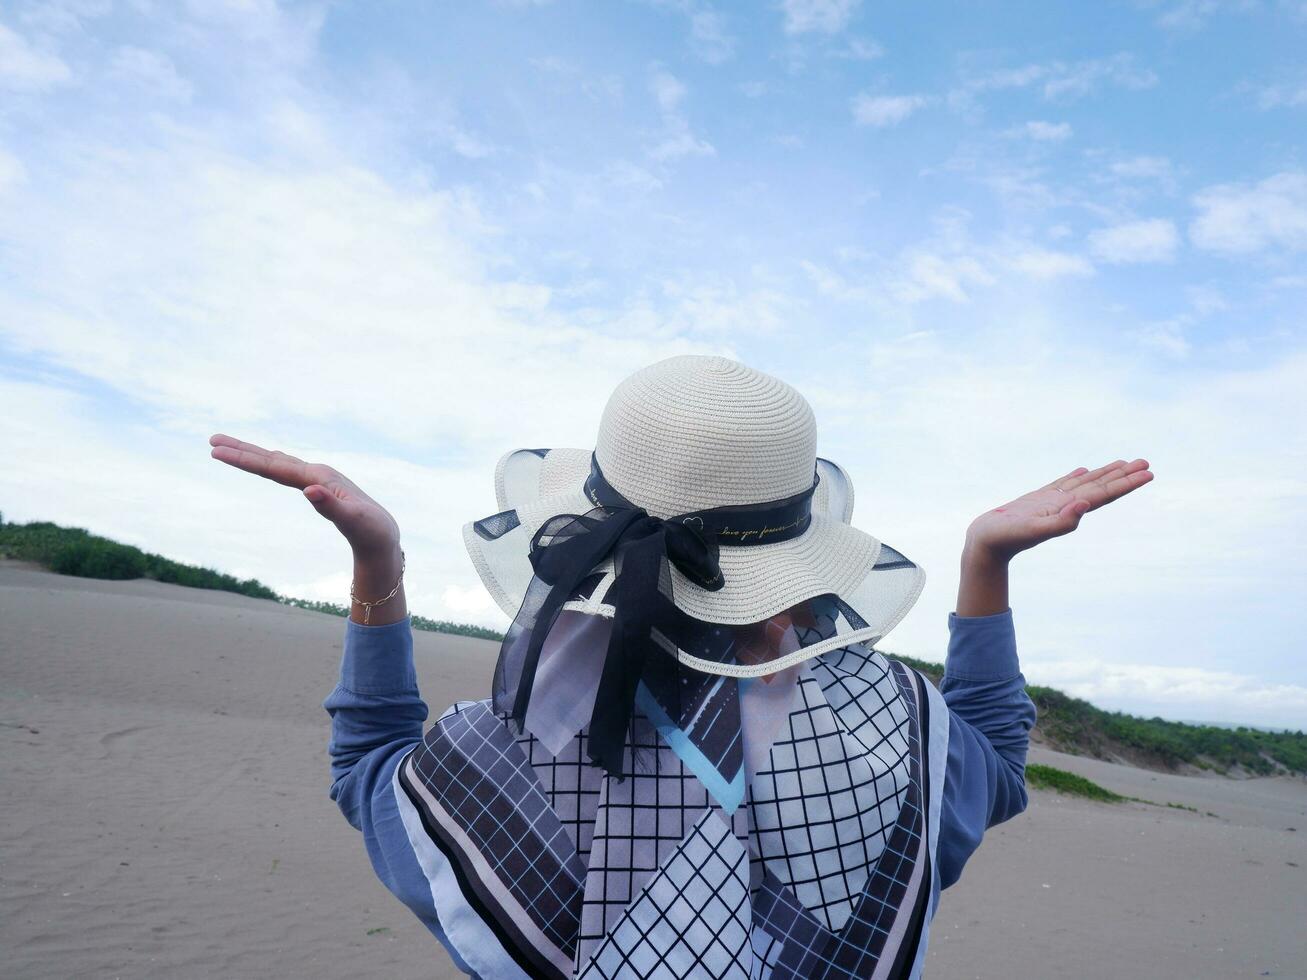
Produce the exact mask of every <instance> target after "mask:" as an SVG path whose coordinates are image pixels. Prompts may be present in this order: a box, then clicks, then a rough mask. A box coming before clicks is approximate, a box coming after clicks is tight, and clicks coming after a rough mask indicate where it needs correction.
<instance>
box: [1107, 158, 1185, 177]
mask: <svg viewBox="0 0 1307 980" xmlns="http://www.w3.org/2000/svg"><path fill="white" fill-rule="evenodd" d="M1110 169H1111V171H1112V173H1114V174H1115V175H1116V176H1118V177H1124V178H1126V179H1127V180H1147V179H1153V180H1165V179H1167V178H1169V177H1170V176H1171V161H1170V160H1168V159H1166V157H1157V156H1137V157H1130V158H1128V159H1125V160H1116V161H1114V162H1113V163H1112V164H1111V167H1110Z"/></svg>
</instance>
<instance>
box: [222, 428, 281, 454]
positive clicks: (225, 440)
mask: <svg viewBox="0 0 1307 980" xmlns="http://www.w3.org/2000/svg"><path fill="white" fill-rule="evenodd" d="M209 445H210V446H230V447H231V448H232V449H245V450H248V451H249V452H254V453H266V452H267V451H268V450H266V449H264V448H263V447H262V446H256V445H254V443H252V442H244V441H242V440H240V439H237V438H236V437H235V436H229V435H227V434H226V433H223V432H215V433H214V434H213V435H211V436H209Z"/></svg>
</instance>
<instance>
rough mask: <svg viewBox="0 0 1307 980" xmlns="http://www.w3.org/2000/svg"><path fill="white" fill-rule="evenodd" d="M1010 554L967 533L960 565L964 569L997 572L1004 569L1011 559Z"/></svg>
mask: <svg viewBox="0 0 1307 980" xmlns="http://www.w3.org/2000/svg"><path fill="white" fill-rule="evenodd" d="M1012 557H1013V556H1012V555H1009V554H1006V553H1004V552H1003V551H1001V550H999V549H997V548H995V547H993V546H992V545H989V544H985V543H984V542H983V541H979V540H977V539H975V538H973V537H972V536H971V533H970V532H968V533H967V537H966V540H965V541H964V542H963V545H962V567H963V569H964V570H967V569H973V570H975V571H977V572H997V571H1006V570H1007V566H1008V564H1009V563H1010V562H1011V561H1012Z"/></svg>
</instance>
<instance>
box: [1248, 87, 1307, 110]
mask: <svg viewBox="0 0 1307 980" xmlns="http://www.w3.org/2000/svg"><path fill="white" fill-rule="evenodd" d="M1257 104H1258V105H1259V106H1260V107H1261V108H1263V109H1280V108H1287V109H1292V108H1296V107H1298V106H1304V105H1307V83H1299V84H1297V85H1268V86H1266V87H1265V88H1263V89H1262V90H1261V91H1260V92H1258V93H1257Z"/></svg>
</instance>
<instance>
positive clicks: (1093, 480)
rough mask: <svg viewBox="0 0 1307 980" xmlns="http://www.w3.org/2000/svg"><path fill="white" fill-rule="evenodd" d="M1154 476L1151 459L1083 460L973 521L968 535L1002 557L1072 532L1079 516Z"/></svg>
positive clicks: (973, 541) (973, 543) (1076, 525)
mask: <svg viewBox="0 0 1307 980" xmlns="http://www.w3.org/2000/svg"><path fill="white" fill-rule="evenodd" d="M1152 479H1153V474H1152V472H1151V471H1150V470H1149V469H1148V460H1146V459H1136V460H1134V461H1132V462H1129V463H1127V462H1126V461H1125V460H1121V459H1118V460H1116V461H1115V462H1112V463H1108V464H1107V465H1105V466H1100V467H1099V468H1098V469H1096V470H1087V469H1085V467H1083V466H1080V467H1077V468H1076V469H1074V470H1072V471H1071V472H1070V473H1068V474H1066V476H1063V477H1059V478H1058V479H1056V480H1054V481H1053V482H1051V483H1049V484H1047V485H1045V486H1042V487H1040V488H1039V489H1038V490H1032V491H1030V493H1027V494H1025V495H1023V496H1020V497H1017V498H1016V499H1015V500H1012V501H1009V502H1008V503H1006V504H1004V505H1003V506H1002V507H996V508H994V509H993V510H989V511H986V512H985V513H983V514H981V515H980V516H979V517H977V518H976V519H975V520H974V521H972V522H971V526H970V527H969V528H968V529H967V539H968V542H969V543H970V544H971V545H972V546H979V547H982V548H984V549H986V550H987V551H989V552H990V553H991V554H993V555H996V556H998V557H1001V558H1005V559H1007V558H1011V557H1012V556H1014V555H1016V554H1017V553H1018V552H1022V551H1025V550H1026V549H1028V548H1033V547H1034V546H1035V545H1037V544H1040V543H1041V542H1043V541H1047V540H1048V539H1049V538H1056V537H1059V536H1061V535H1063V534H1069V533H1070V532H1072V531H1074V530H1075V529H1076V528H1077V527H1079V525H1080V518H1081V517H1083V516H1084V515H1085V514H1087V513H1089V512H1090V511H1091V510H1097V509H1098V508H1099V507H1102V506H1104V505H1106V504H1110V503H1111V502H1112V501H1113V500H1117V499H1119V498H1120V497H1123V496H1125V495H1126V494H1127V493H1129V492H1130V491H1132V490H1136V489H1138V488H1139V487H1142V486H1143V485H1144V484H1145V483H1148V482H1149V481H1150V480H1152Z"/></svg>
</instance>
